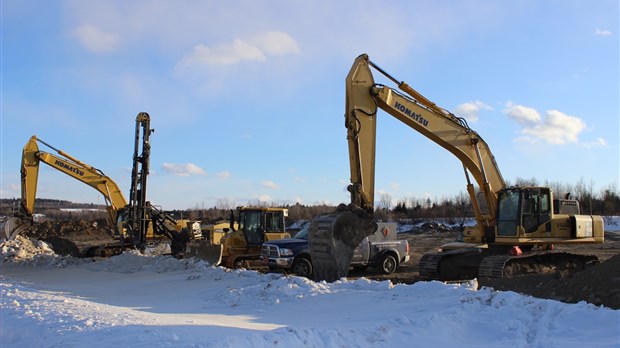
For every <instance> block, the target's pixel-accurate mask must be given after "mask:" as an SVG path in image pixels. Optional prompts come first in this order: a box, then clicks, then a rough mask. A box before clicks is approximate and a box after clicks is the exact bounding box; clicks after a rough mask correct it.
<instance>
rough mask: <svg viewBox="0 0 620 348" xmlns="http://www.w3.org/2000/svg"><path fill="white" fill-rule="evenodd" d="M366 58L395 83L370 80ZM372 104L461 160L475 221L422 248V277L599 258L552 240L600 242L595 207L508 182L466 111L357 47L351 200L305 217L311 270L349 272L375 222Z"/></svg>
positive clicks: (494, 273)
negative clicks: (585, 211) (441, 102)
mask: <svg viewBox="0 0 620 348" xmlns="http://www.w3.org/2000/svg"><path fill="white" fill-rule="evenodd" d="M371 68H374V69H375V70H376V71H378V72H380V73H381V74H382V75H384V76H385V77H386V78H387V79H388V80H390V81H392V82H393V83H395V84H396V85H397V88H392V87H388V86H385V85H382V84H377V83H375V80H374V77H373V74H372V71H371ZM379 109H382V110H383V111H385V112H387V113H388V114H390V115H391V116H393V117H395V118H396V119H397V120H399V121H401V122H402V123H404V124H405V125H407V126H409V127H410V128H412V129H413V130H415V131H417V132H418V133H420V134H422V135H423V136H425V137H427V138H428V139H430V140H431V141H433V142H434V143H435V144H437V145H439V146H441V147H443V148H444V149H446V150H447V151H449V152H450V153H452V154H453V155H454V156H455V157H456V158H457V159H458V160H460V161H461V163H462V164H463V170H464V173H465V178H466V181H467V192H468V193H469V196H470V199H471V203H472V207H473V211H474V214H475V218H476V222H477V225H476V226H473V227H467V228H465V229H464V230H463V231H462V238H461V240H460V241H458V242H456V243H451V244H450V245H447V246H446V247H445V248H444V251H443V252H439V253H431V254H427V255H424V256H423V257H422V259H421V261H420V265H419V271H420V275H421V277H422V278H426V279H442V280H462V279H471V278H474V277H505V276H511V275H513V274H518V273H523V272H527V271H528V270H530V271H533V272H536V271H537V270H539V269H541V268H558V267H566V268H571V269H582V268H584V267H587V266H588V265H590V264H593V263H596V262H598V260H597V259H596V258H595V257H593V256H587V255H578V254H572V253H567V252H555V251H552V250H551V249H553V248H552V246H553V245H554V244H567V245H570V244H580V243H602V242H603V239H604V237H603V235H604V231H603V219H602V218H601V217H600V216H593V215H581V214H580V212H579V205H578V202H577V201H576V200H570V199H554V197H553V193H552V191H551V189H550V188H548V187H508V186H507V185H506V183H505V181H504V179H503V177H502V174H501V172H500V170H499V167H498V166H497V163H496V162H495V158H494V156H493V154H492V153H491V150H490V148H489V146H488V144H487V143H486V142H485V141H484V140H483V139H482V137H480V135H479V134H478V133H477V132H476V131H474V130H472V129H471V128H470V127H469V126H468V124H467V122H466V120H465V119H463V118H460V117H457V116H455V115H454V114H452V113H450V112H449V111H447V110H445V109H443V108H441V107H439V106H437V105H436V104H435V103H433V102H431V101H430V100H428V99H427V98H425V97H424V96H423V95H421V94H420V93H418V92H417V91H416V90H414V89H413V88H411V87H410V86H409V85H408V84H406V83H405V82H402V81H398V80H397V79H395V78H394V77H392V76H391V75H389V74H388V73H386V72H385V71H384V70H383V69H381V68H380V67H379V66H377V65H376V64H374V63H373V62H372V61H370V60H369V58H368V56H367V55H366V54H362V55H360V56H359V57H357V59H356V60H355V62H354V63H353V66H352V67H351V69H350V71H349V74H348V75H347V77H346V110H345V126H346V128H347V141H348V147H349V163H350V169H351V184H350V185H349V186H348V191H349V192H350V194H351V204H349V205H348V206H345V205H341V206H340V207H339V208H338V210H337V211H336V212H334V213H332V214H327V215H324V216H320V217H317V218H315V219H314V220H313V221H312V225H311V228H310V233H309V245H310V251H311V255H312V258H313V262H314V264H315V274H316V276H317V278H318V279H323V280H327V281H333V280H336V279H338V278H340V277H343V276H346V275H347V270H348V267H349V263H350V260H351V255H352V254H353V250H352V248H354V247H355V245H357V244H359V242H360V241H361V240H362V239H363V238H364V237H365V236H366V235H369V234H370V233H372V231H373V230H374V229H373V228H372V227H373V222H372V221H373V212H374V185H375V146H376V127H377V111H378V110H379ZM472 178H473V181H472ZM474 182H475V183H476V184H477V188H476V187H475V186H474ZM448 249H450V250H448ZM524 251H525V252H524Z"/></svg>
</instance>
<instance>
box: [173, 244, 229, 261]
mask: <svg viewBox="0 0 620 348" xmlns="http://www.w3.org/2000/svg"><path fill="white" fill-rule="evenodd" d="M223 252H224V247H223V245H221V244H211V243H210V242H209V241H207V240H193V241H190V242H189V243H187V248H186V251H185V253H184V254H183V257H184V258H190V257H195V258H197V259H202V260H205V261H206V262H208V263H209V264H210V265H211V266H219V265H220V263H221V262H222V254H223Z"/></svg>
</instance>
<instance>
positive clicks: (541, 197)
mask: <svg viewBox="0 0 620 348" xmlns="http://www.w3.org/2000/svg"><path fill="white" fill-rule="evenodd" d="M498 202H499V209H498V211H497V232H496V233H497V237H498V238H500V239H501V238H502V237H517V236H519V235H522V234H527V233H533V232H536V231H538V229H539V226H540V225H542V224H545V223H547V222H549V221H550V220H551V191H550V189H549V188H546V187H511V188H507V189H503V190H501V191H500V192H499V193H498Z"/></svg>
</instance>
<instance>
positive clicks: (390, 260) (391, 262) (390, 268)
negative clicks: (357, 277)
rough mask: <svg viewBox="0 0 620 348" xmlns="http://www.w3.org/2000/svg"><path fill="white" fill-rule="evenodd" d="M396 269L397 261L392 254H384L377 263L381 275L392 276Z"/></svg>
mask: <svg viewBox="0 0 620 348" xmlns="http://www.w3.org/2000/svg"><path fill="white" fill-rule="evenodd" d="M396 268H398V260H396V257H394V255H392V254H389V253H388V254H384V255H383V256H382V257H381V261H380V262H379V270H380V271H381V273H383V274H392V273H394V272H395V271H396Z"/></svg>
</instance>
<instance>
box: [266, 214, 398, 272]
mask: <svg viewBox="0 0 620 348" xmlns="http://www.w3.org/2000/svg"><path fill="white" fill-rule="evenodd" d="M377 225H378V228H377V230H376V231H375V233H374V234H372V235H370V236H368V237H366V238H364V240H362V242H361V243H360V245H359V246H358V247H357V248H356V249H355V251H354V253H353V258H352V259H351V266H352V267H353V268H356V269H365V268H366V267H368V266H372V267H377V268H378V269H379V270H380V271H381V272H382V273H384V274H391V273H394V272H395V271H396V269H397V268H398V266H399V265H400V264H401V263H403V262H407V261H409V242H407V240H398V239H397V236H396V224H395V223H386V222H379V223H377ZM261 259H262V262H263V264H264V265H266V266H269V269H271V270H275V269H283V270H288V271H291V272H293V273H294V274H296V275H298V276H303V277H307V278H312V276H313V267H312V259H311V257H310V251H309V247H308V226H305V227H304V228H302V229H301V230H300V231H299V232H297V234H296V235H295V236H294V237H293V238H285V239H279V240H272V241H269V242H265V243H263V245H262V248H261Z"/></svg>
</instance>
